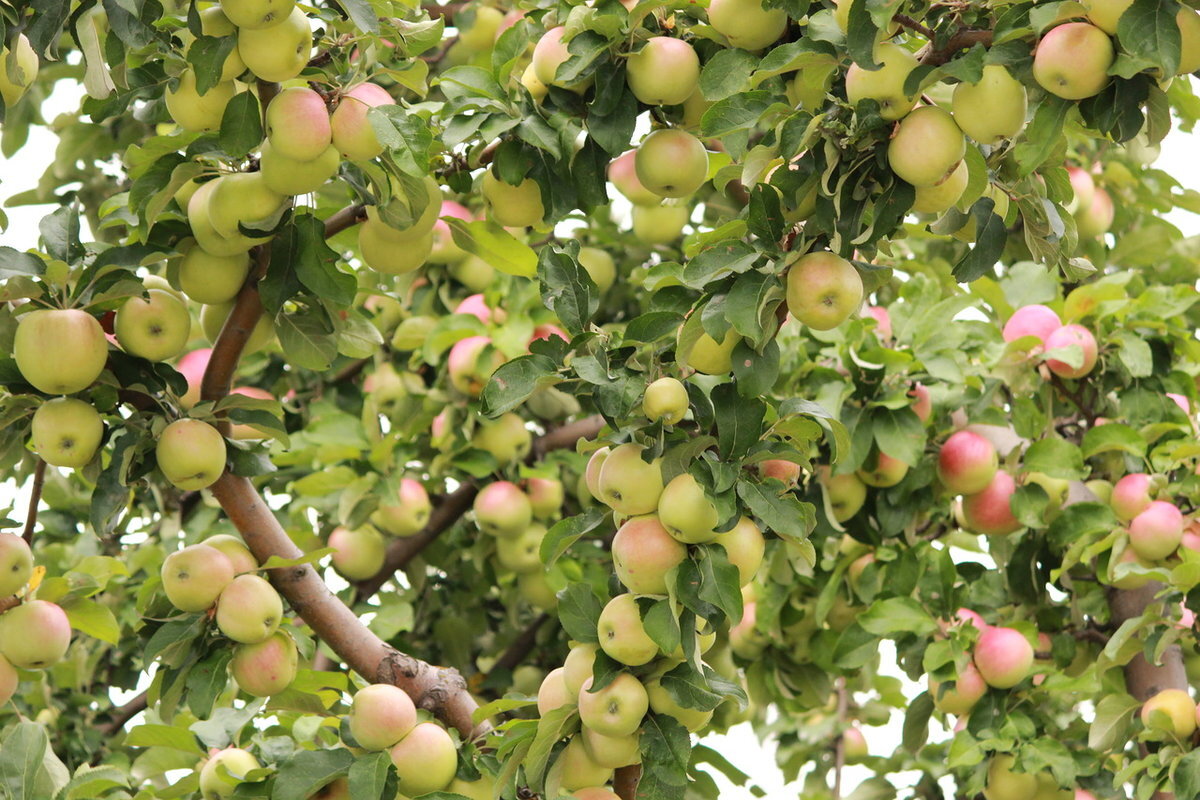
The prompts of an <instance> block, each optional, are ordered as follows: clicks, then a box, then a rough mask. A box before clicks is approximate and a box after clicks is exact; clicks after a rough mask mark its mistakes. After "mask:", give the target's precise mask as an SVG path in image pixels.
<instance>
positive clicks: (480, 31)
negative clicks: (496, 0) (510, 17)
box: [455, 6, 504, 53]
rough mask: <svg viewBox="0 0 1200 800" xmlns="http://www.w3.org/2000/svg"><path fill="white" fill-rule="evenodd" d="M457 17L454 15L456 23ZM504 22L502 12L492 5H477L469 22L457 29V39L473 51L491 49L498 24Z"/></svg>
mask: <svg viewBox="0 0 1200 800" xmlns="http://www.w3.org/2000/svg"><path fill="white" fill-rule="evenodd" d="M457 22H458V18H457V17H455V23H456V24H457ZM503 22H504V12H503V11H501V10H500V9H498V8H494V7H492V6H479V7H478V8H476V9H475V15H474V17H473V18H472V20H471V24H470V25H467V26H464V27H462V28H460V29H459V31H458V40H459V41H460V42H462V44H463V46H464V47H466V48H467V49H468V50H471V51H473V52H476V53H478V52H483V51H484V50H491V49H492V45H493V44H495V42H496V36H497V35H498V34H499V33H500V32H501V31H500V25H501V23H503Z"/></svg>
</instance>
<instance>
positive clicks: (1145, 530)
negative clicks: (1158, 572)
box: [1129, 500, 1183, 561]
mask: <svg viewBox="0 0 1200 800" xmlns="http://www.w3.org/2000/svg"><path fill="white" fill-rule="evenodd" d="M1182 540H1183V514H1181V513H1180V511H1179V509H1178V508H1176V507H1175V505H1174V504H1173V503H1168V502H1165V501H1163V500H1155V501H1154V502H1152V503H1150V505H1148V506H1147V507H1146V510H1145V511H1143V512H1142V513H1140V514H1138V515H1137V516H1136V517H1134V518H1133V521H1132V522H1130V523H1129V545H1130V547H1132V548H1133V552H1134V553H1136V554H1137V555H1138V557H1139V558H1144V559H1146V560H1148V561H1160V560H1162V559H1164V558H1166V557H1167V556H1169V555H1171V554H1172V553H1174V552H1175V551H1176V550H1177V549H1178V548H1179V544H1180V542H1181V541H1182Z"/></svg>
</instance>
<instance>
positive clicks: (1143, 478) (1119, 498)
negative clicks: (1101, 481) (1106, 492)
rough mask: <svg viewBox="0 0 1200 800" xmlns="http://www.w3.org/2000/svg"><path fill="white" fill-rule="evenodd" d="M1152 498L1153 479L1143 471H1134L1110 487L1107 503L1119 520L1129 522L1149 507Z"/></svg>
mask: <svg viewBox="0 0 1200 800" xmlns="http://www.w3.org/2000/svg"><path fill="white" fill-rule="evenodd" d="M1153 499H1154V479H1153V478H1151V477H1150V476H1149V475H1147V474H1146V473H1144V472H1134V473H1131V474H1129V475H1126V476H1125V477H1123V478H1121V480H1119V481H1117V483H1116V485H1115V486H1113V488H1112V496H1111V498H1110V499H1109V505H1110V506H1112V510H1113V513H1114V514H1116V515H1117V519H1119V520H1121V522H1129V521H1130V520H1131V519H1133V518H1134V517H1136V516H1137V515H1138V514H1141V513H1142V512H1143V511H1145V510H1146V509H1147V508H1149V507H1150V502H1151V501H1152V500H1153Z"/></svg>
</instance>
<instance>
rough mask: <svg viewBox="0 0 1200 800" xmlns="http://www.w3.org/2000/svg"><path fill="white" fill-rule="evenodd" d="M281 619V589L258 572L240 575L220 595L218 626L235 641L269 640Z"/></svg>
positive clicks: (252, 642)
mask: <svg viewBox="0 0 1200 800" xmlns="http://www.w3.org/2000/svg"><path fill="white" fill-rule="evenodd" d="M282 619H283V600H282V599H281V598H280V597H279V592H277V591H275V587H273V586H271V584H269V583H267V581H266V579H265V578H260V577H259V576H258V575H253V574H246V575H238V576H237V577H236V578H234V579H233V581H231V582H230V584H229V585H228V586H226V587H225V590H224V591H222V592H221V596H220V597H219V598H217V627H218V628H220V629H221V633H223V634H225V635H226V636H228V637H229V638H230V639H233V640H234V641H235V642H241V643H242V644H257V643H258V642H262V641H266V640H267V639H268V638H270V636H271V634H273V633H275V631H276V630H278V629H279V623H280V621H281V620H282Z"/></svg>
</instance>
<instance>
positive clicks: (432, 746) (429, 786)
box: [391, 722, 458, 797]
mask: <svg viewBox="0 0 1200 800" xmlns="http://www.w3.org/2000/svg"><path fill="white" fill-rule="evenodd" d="M391 756H392V763H393V764H394V765H395V766H396V782H397V783H398V784H399V788H400V793H401V794H404V795H408V796H409V797H419V796H421V795H423V794H428V793H429V792H439V791H441V790H442V789H445V788H446V787H447V786H449V785H450V781H452V780H454V773H455V772H457V771H458V750H457V749H455V747H454V740H453V739H452V738H450V734H448V733H446V729H445V728H443V727H442V726H440V725H438V724H437V723H436V722H421V723H418V724H417V726H416V727H415V728H413V729H412V731H410V732H409V734H408V735H407V736H405V737H404V738H403V739H401V740H400V741H399V742H397V743H396V744H395V745H393V746H392V748H391Z"/></svg>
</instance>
